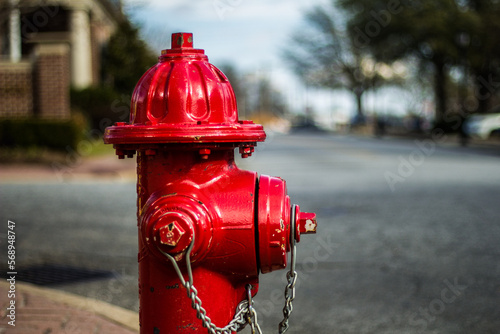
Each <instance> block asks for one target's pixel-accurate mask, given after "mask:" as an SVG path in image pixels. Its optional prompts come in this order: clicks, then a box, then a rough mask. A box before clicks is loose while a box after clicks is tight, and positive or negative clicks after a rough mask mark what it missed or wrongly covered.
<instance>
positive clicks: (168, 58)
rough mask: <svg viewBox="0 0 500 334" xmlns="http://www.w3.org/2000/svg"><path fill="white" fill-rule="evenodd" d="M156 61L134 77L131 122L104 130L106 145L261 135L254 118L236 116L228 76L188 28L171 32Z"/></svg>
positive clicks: (237, 141) (232, 140)
mask: <svg viewBox="0 0 500 334" xmlns="http://www.w3.org/2000/svg"><path fill="white" fill-rule="evenodd" d="M171 46H172V48H171V49H167V50H163V51H162V55H161V56H160V57H159V61H158V63H157V64H156V65H154V66H153V67H151V68H150V69H149V70H148V71H147V72H146V73H145V74H144V75H143V76H142V78H141V79H140V80H139V82H138V83H137V85H136V87H135V90H134V92H133V95H132V100H131V107H130V124H123V123H120V124H116V125H115V126H112V127H109V128H107V129H106V132H105V135H104V141H105V142H106V143H109V144H156V143H235V144H234V146H240V145H239V144H240V143H255V142H259V141H264V140H265V138H266V135H265V132H264V129H263V127H262V126H261V125H259V124H253V122H248V121H239V120H238V111H237V105H236V97H235V95H234V91H233V88H232V87H231V84H230V83H229V80H228V79H227V77H226V76H225V75H224V74H223V73H222V72H221V71H220V70H219V69H218V68H217V67H215V66H214V65H212V64H210V63H209V62H208V58H207V56H206V55H205V53H204V51H203V50H201V49H194V48H193V35H192V34H191V33H175V34H173V35H172V44H171Z"/></svg>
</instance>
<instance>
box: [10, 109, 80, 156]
mask: <svg viewBox="0 0 500 334" xmlns="http://www.w3.org/2000/svg"><path fill="white" fill-rule="evenodd" d="M85 128H86V124H85V121H84V119H82V117H80V116H76V117H73V118H71V119H69V120H49V119H38V118H25V119H0V142H1V145H2V146H3V147H9V148H14V147H20V148H30V147H46V148H50V149H54V150H66V148H67V147H70V148H72V149H76V147H77V145H78V142H79V141H80V140H81V139H82V137H83V134H84V132H85Z"/></svg>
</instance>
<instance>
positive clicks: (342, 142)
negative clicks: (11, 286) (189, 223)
mask: <svg viewBox="0 0 500 334" xmlns="http://www.w3.org/2000/svg"><path fill="white" fill-rule="evenodd" d="M423 145H426V146H425V147H426V148H427V149H428V150H429V151H427V153H425V151H423V150H422V148H421V147H424V146H423ZM418 152H420V153H418ZM106 159H107V158H106ZM116 161H117V162H118V160H116ZM128 161H132V160H128ZM402 161H408V162H409V163H410V165H409V166H413V170H412V168H411V167H410V168H408V167H401V166H402ZM499 161H500V152H499V151H498V147H496V146H485V145H482V146H476V147H470V148H461V147H457V145H456V143H455V142H454V141H450V140H449V139H441V141H440V142H439V143H437V142H432V141H431V140H429V139H427V140H423V139H422V140H417V141H415V140H409V139H394V138H390V139H382V140H379V139H372V138H366V137H356V136H332V135H328V134H324V133H300V134H292V135H274V136H270V138H269V140H268V141H266V142H265V143H263V144H262V145H259V146H258V147H257V149H256V153H255V155H254V156H253V157H251V158H249V159H244V160H240V161H239V162H238V164H239V166H240V168H245V169H251V170H256V171H258V172H259V173H261V174H267V175H279V176H281V177H283V178H284V179H285V180H286V181H287V185H288V189H289V194H290V196H291V199H292V201H293V202H294V203H300V205H301V208H302V209H303V210H307V211H312V212H316V213H317V214H318V222H319V227H318V233H317V234H316V235H308V236H304V237H303V238H302V239H301V242H300V243H299V244H298V247H297V248H298V271H299V277H300V278H299V283H298V286H297V298H296V300H295V302H294V311H293V316H292V317H291V320H290V321H291V329H290V332H291V333H353V334H354V333H496V332H498V330H499V329H500V320H499V319H500V308H499V306H498V305H499V303H498V301H499V298H500V282H499V279H498V278H499V277H500V265H499V262H498V257H499V256H500V225H499V224H498V222H499V220H498V217H499V215H500V207H499V206H498V198H500V187H499V185H500V173H499V172H498V166H499ZM119 162H120V163H124V161H119ZM403 165H404V163H403ZM129 168H130V172H131V174H129V176H128V177H121V176H114V177H113V176H107V177H104V178H103V177H101V178H99V179H94V180H91V179H90V180H89V179H88V178H87V177H83V178H78V177H76V178H74V179H73V180H70V181H66V182H58V181H49V182H47V181H44V180H43V179H39V180H33V179H32V180H27V181H24V182H23V181H20V182H15V181H10V182H9V181H5V180H3V181H2V184H1V186H0V198H1V207H2V209H1V211H0V216H1V217H0V219H1V220H2V221H6V220H7V219H10V220H13V221H15V222H16V225H17V227H16V228H17V235H18V239H17V247H18V261H19V262H18V271H19V272H20V273H22V272H23V271H28V270H29V268H33V267H48V268H55V269H53V270H59V272H60V275H64V274H62V273H64V272H65V270H68V268H72V270H73V271H76V270H77V269H78V270H81V271H82V272H83V271H85V272H87V274H89V273H90V274H92V273H94V274H95V273H98V274H101V276H99V275H97V276H95V277H94V278H93V279H83V280H80V281H78V280H77V279H73V280H72V279H71V278H69V279H67V280H66V281H65V280H64V278H62V279H61V281H60V282H55V283H54V282H53V283H52V284H50V282H49V283H47V284H48V285H47V286H49V287H52V288H56V289H59V290H63V291H68V292H72V293H76V294H79V295H82V296H86V297H91V298H97V299H99V300H103V301H106V302H110V303H112V304H116V305H119V306H122V307H125V308H128V309H131V310H135V311H137V308H138V299H137V230H136V219H135V212H136V204H135V201H136V194H135V180H134V178H133V166H132V165H129ZM404 168H408V170H405V169H404ZM398 169H399V171H398ZM388 173H393V174H395V175H399V174H400V173H401V175H402V176H401V177H402V178H403V179H404V181H401V182H396V183H394V182H393V181H391V182H388V180H391V179H390V178H389V179H388V178H387V177H386V176H387V175H388ZM391 185H392V186H393V189H394V190H391ZM1 233H5V226H1ZM284 276H285V272H284V271H280V272H273V273H271V274H266V275H261V287H260V292H259V294H258V296H257V298H256V307H257V309H258V311H259V316H260V318H259V320H260V323H261V325H262V327H263V329H264V330H265V332H271V331H276V326H277V323H278V322H279V321H280V317H281V310H282V307H283V297H282V293H283V290H284V286H285V283H284ZM443 291H445V292H443Z"/></svg>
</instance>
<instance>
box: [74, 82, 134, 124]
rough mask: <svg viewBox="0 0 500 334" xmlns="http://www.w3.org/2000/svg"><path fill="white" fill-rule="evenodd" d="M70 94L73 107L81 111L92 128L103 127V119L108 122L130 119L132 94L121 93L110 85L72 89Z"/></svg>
mask: <svg viewBox="0 0 500 334" xmlns="http://www.w3.org/2000/svg"><path fill="white" fill-rule="evenodd" d="M70 96H71V108H72V109H74V110H79V111H81V112H82V113H83V114H84V115H85V116H86V117H87V118H88V119H89V121H90V126H91V128H92V129H101V128H102V122H103V120H106V124H113V123H115V122H126V121H128V118H129V117H128V116H129V110H130V107H129V105H130V96H126V95H120V94H118V93H117V92H116V91H114V90H113V89H111V88H108V87H89V88H84V89H79V90H76V89H72V90H71V95H70ZM101 130H103V129H101Z"/></svg>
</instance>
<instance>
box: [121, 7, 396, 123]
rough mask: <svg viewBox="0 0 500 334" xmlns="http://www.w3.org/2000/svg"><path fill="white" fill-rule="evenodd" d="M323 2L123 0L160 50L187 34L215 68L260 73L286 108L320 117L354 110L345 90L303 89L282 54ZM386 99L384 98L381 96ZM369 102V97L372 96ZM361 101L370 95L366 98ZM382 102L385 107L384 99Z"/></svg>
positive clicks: (144, 34)
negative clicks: (174, 37) (177, 34)
mask: <svg viewBox="0 0 500 334" xmlns="http://www.w3.org/2000/svg"><path fill="white" fill-rule="evenodd" d="M326 1H327V0H315V1H311V0H309V1H305V0H272V1H269V0H196V1H186V0H168V1H165V0H125V1H124V3H125V5H126V8H127V9H128V13H129V14H131V16H132V19H133V21H134V22H136V23H138V24H139V25H140V26H141V29H142V33H143V36H144V38H145V39H146V40H147V41H148V43H149V44H150V45H151V46H152V48H153V49H154V50H155V51H157V52H158V53H159V52H160V50H161V49H166V48H169V47H170V36H171V34H172V33H173V32H181V31H182V32H192V33H193V40H194V47H195V48H200V49H204V50H205V54H207V56H208V58H209V61H210V62H211V63H212V64H214V65H215V66H220V65H222V64H225V63H230V64H232V65H233V66H235V67H236V69H237V70H238V71H239V72H240V73H242V74H256V73H258V74H260V75H263V74H264V75H266V76H267V77H268V78H269V79H270V80H271V81H272V83H273V84H274V85H275V86H276V87H277V88H279V89H280V90H281V91H282V93H283V94H284V96H285V99H286V100H287V102H288V104H289V106H290V107H291V110H292V112H295V113H300V112H303V111H304V110H305V108H306V106H308V107H311V108H312V109H313V110H314V112H315V113H316V114H319V115H320V116H327V117H328V116H330V115H332V113H333V114H341V115H346V116H350V115H352V114H353V113H354V108H355V106H354V103H353V102H354V101H353V99H352V97H351V95H350V94H348V93H345V92H344V93H343V92H331V91H327V90H318V89H312V88H306V87H304V85H302V83H301V82H300V81H299V80H298V78H297V77H296V76H295V75H294V74H293V73H292V71H291V70H290V69H289V68H288V67H287V64H286V63H285V62H284V59H283V56H282V53H283V49H284V47H285V46H286V45H287V43H288V42H289V40H290V36H291V35H292V34H293V32H294V31H297V30H298V29H300V28H301V27H303V24H304V23H303V21H302V18H303V15H304V12H305V11H307V10H308V9H309V8H311V6H313V5H315V4H321V3H325V2H326ZM384 99H387V97H384ZM372 100H373V97H372ZM366 102H367V104H369V103H370V96H367V101H366ZM387 105H391V103H390V102H388V103H387Z"/></svg>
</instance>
